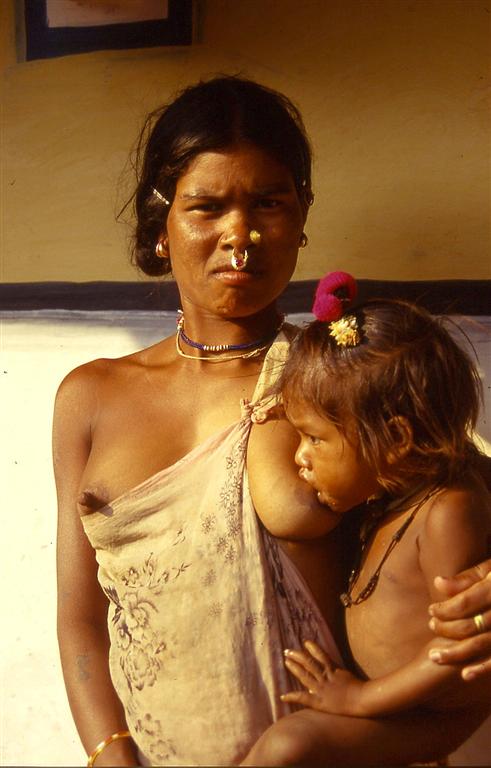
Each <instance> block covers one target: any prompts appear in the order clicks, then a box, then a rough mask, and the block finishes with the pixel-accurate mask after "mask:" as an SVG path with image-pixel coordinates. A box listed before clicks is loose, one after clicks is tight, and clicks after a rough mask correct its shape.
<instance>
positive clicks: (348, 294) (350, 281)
mask: <svg viewBox="0 0 491 768" xmlns="http://www.w3.org/2000/svg"><path fill="white" fill-rule="evenodd" d="M356 294H357V288H356V281H355V278H354V277H352V275H349V274H348V273H347V272H329V274H327V275H325V277H323V278H322V280H320V281H319V285H318V286H317V290H316V292H315V299H314V305H313V307H312V312H313V314H314V315H315V317H316V319H317V320H323V321H324V322H326V323H327V322H330V321H332V320H339V318H340V317H341V316H342V314H343V312H344V311H345V309H346V307H347V306H348V304H350V303H351V302H352V301H353V299H354V298H355V297H356Z"/></svg>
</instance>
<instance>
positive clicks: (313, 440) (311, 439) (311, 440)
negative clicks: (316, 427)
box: [307, 435, 321, 445]
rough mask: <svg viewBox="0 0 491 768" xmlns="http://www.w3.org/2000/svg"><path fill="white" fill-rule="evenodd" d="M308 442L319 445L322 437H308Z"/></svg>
mask: <svg viewBox="0 0 491 768" xmlns="http://www.w3.org/2000/svg"><path fill="white" fill-rule="evenodd" d="M307 440H308V441H309V443H310V444H311V445H319V443H320V441H321V439H320V437H316V436H315V435H307Z"/></svg>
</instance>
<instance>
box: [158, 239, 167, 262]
mask: <svg viewBox="0 0 491 768" xmlns="http://www.w3.org/2000/svg"><path fill="white" fill-rule="evenodd" d="M155 255H156V256H157V258H158V259H168V258H169V254H168V253H167V248H166V246H164V244H163V242H162V240H159V241H158V243H157V245H156V246H155Z"/></svg>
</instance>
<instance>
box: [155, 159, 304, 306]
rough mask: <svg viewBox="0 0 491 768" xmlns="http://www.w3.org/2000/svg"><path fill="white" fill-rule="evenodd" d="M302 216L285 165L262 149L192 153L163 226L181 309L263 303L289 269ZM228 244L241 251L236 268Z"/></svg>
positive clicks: (276, 292) (277, 291)
mask: <svg viewBox="0 0 491 768" xmlns="http://www.w3.org/2000/svg"><path fill="white" fill-rule="evenodd" d="M304 223H305V215H304V212H303V210H302V207H301V204H300V200H299V198H298V195H297V191H296V189H295V185H294V183H293V178H292V176H291V174H290V172H289V170H288V169H287V168H286V167H285V166H283V165H282V164H281V163H279V162H278V161H277V160H275V159H273V158H272V157H271V156H270V155H268V154H267V153H266V152H264V151H262V150H261V149H258V148H257V147H255V146H254V145H251V144H242V145H238V146H233V147H230V148H227V149H225V150H223V151H216V152H203V153H201V154H199V155H197V156H196V157H195V158H194V159H193V160H192V161H191V163H190V165H189V166H188V168H187V170H186V172H185V173H184V174H183V175H182V176H181V177H180V179H179V180H178V182H177V187H176V194H175V198H174V202H173V203H172V206H171V208H170V211H169V215H168V219H167V230H166V232H164V233H163V234H164V241H165V240H166V244H167V248H168V252H169V255H170V260H171V265H172V272H173V275H174V277H175V279H176V281H177V284H178V287H179V292H180V294H181V301H182V306H183V310H184V312H186V307H190V306H193V307H194V308H199V309H201V310H202V311H203V312H206V313H208V314H210V315H217V316H221V317H230V318H232V317H235V318H238V317H247V316H249V315H251V314H254V313H256V312H258V311H260V310H262V309H264V308H266V307H268V306H270V305H271V304H272V303H273V302H274V300H275V299H276V298H277V296H278V295H279V294H280V293H281V292H282V291H283V289H284V288H285V286H286V285H287V283H288V281H289V280H290V278H291V276H292V274H293V271H294V269H295V264H296V260H297V253H298V247H299V242H300V236H301V234H302V230H303V225H304ZM252 229H255V230H257V231H258V232H259V233H260V235H261V240H260V242H259V243H258V244H256V245H255V244H252V243H251V239H250V231H251V230H252ZM234 248H235V249H237V250H238V251H241V252H243V251H244V249H245V248H247V250H248V253H249V260H248V262H247V266H246V268H245V269H244V270H243V271H240V272H236V271H235V270H234V269H233V268H232V266H231V261H230V260H231V256H232V252H233V249H234Z"/></svg>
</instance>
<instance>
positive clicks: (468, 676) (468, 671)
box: [462, 667, 478, 680]
mask: <svg viewBox="0 0 491 768" xmlns="http://www.w3.org/2000/svg"><path fill="white" fill-rule="evenodd" d="M462 677H463V678H464V680H474V678H475V677H478V674H477V670H476V668H475V667H466V668H465V669H463V670H462Z"/></svg>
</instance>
